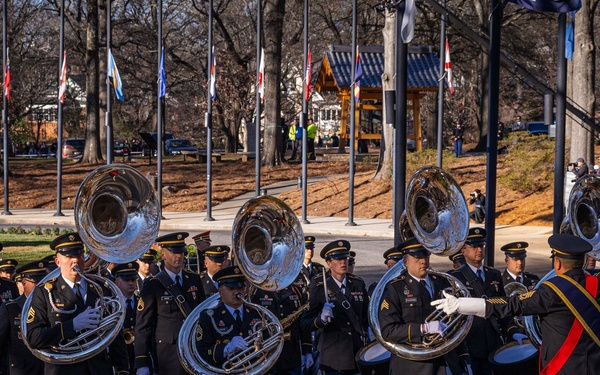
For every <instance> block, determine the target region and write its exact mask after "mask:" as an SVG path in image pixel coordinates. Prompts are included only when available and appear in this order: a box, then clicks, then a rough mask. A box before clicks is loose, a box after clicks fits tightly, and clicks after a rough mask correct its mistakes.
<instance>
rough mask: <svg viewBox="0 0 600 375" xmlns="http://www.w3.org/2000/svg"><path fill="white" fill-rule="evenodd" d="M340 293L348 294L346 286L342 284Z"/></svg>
mask: <svg viewBox="0 0 600 375" xmlns="http://www.w3.org/2000/svg"><path fill="white" fill-rule="evenodd" d="M340 291H341V292H342V294H346V285H344V284H342V286H341V287H340Z"/></svg>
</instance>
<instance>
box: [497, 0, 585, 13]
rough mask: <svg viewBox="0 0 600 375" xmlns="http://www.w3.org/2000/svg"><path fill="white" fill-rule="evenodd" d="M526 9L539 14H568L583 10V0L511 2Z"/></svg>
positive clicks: (526, 0) (515, 0) (527, 0)
mask: <svg viewBox="0 0 600 375" xmlns="http://www.w3.org/2000/svg"><path fill="white" fill-rule="evenodd" d="M509 1H510V2H511V3H515V4H517V5H520V6H522V7H524V8H527V9H531V10H535V11H538V12H554V13H567V12H571V11H573V10H577V9H579V8H581V0H545V1H537V0H509Z"/></svg>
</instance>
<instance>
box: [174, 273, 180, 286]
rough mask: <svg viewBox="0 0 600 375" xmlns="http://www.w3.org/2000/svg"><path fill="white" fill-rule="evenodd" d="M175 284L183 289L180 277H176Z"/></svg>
mask: <svg viewBox="0 0 600 375" xmlns="http://www.w3.org/2000/svg"><path fill="white" fill-rule="evenodd" d="M175 284H177V286H178V287H180V288H181V277H179V275H176V276H175Z"/></svg>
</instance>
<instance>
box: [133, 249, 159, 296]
mask: <svg viewBox="0 0 600 375" xmlns="http://www.w3.org/2000/svg"><path fill="white" fill-rule="evenodd" d="M156 254H157V251H156V250H154V249H148V251H146V252H145V253H144V254H142V256H141V257H139V258H138V262H141V263H150V264H151V265H154V259H155V256H156ZM157 273H158V271H157V272H156V273H152V267H150V275H149V276H147V277H145V278H142V275H140V274H138V278H137V280H136V284H137V290H138V292H139V291H141V290H142V287H143V286H144V282H145V281H146V280H150V278H151V277H152V276H153V275H156V274H157Z"/></svg>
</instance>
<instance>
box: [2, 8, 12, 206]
mask: <svg viewBox="0 0 600 375" xmlns="http://www.w3.org/2000/svg"><path fill="white" fill-rule="evenodd" d="M7 8H8V1H7V0H4V1H3V4H2V70H3V71H4V80H6V58H7V48H8V43H7V38H6V28H7V20H6V19H7V17H8V10H7ZM3 83H4V82H3ZM3 86H4V85H3ZM2 102H3V109H2V132H3V137H2V138H3V139H2V143H3V147H4V153H3V156H2V157H3V158H4V211H3V212H2V215H12V212H10V211H9V209H8V207H9V204H8V120H7V115H8V114H7V111H8V98H7V97H6V90H2Z"/></svg>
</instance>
